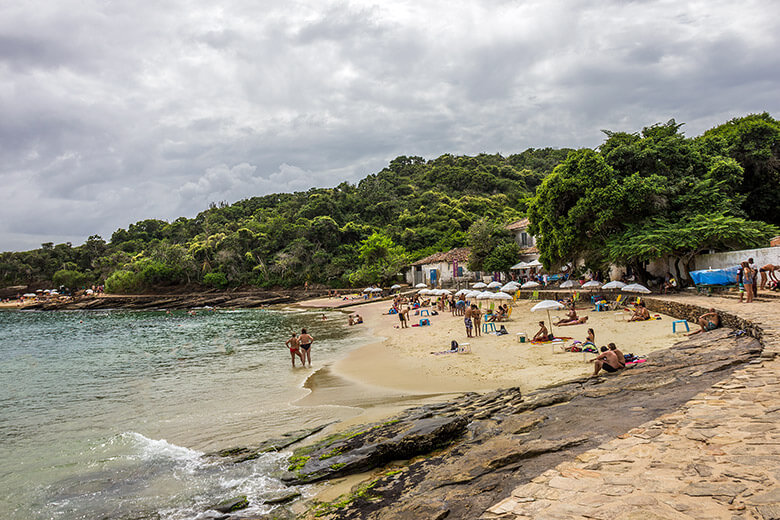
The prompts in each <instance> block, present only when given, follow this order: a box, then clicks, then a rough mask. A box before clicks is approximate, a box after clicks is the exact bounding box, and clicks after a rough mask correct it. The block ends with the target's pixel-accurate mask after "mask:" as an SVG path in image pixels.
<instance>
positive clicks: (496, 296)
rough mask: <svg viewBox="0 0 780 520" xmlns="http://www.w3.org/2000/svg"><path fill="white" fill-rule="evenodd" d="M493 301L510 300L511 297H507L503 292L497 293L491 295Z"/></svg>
mask: <svg viewBox="0 0 780 520" xmlns="http://www.w3.org/2000/svg"><path fill="white" fill-rule="evenodd" d="M493 299H494V300H511V299H512V297H511V296H509V295H508V294H507V293H505V292H497V293H493Z"/></svg>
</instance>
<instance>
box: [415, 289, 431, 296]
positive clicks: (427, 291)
mask: <svg viewBox="0 0 780 520" xmlns="http://www.w3.org/2000/svg"><path fill="white" fill-rule="evenodd" d="M417 294H422V295H426V294H431V290H430V289H420V290H419V291H417Z"/></svg>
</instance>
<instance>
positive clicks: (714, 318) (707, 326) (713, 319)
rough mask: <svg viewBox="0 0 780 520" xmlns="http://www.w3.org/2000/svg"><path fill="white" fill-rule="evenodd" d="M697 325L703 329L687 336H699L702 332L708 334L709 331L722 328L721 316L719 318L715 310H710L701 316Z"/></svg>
mask: <svg viewBox="0 0 780 520" xmlns="http://www.w3.org/2000/svg"><path fill="white" fill-rule="evenodd" d="M697 323H698V324H699V327H701V328H700V329H699V330H695V331H693V332H690V333H688V334H686V336H693V335H694V334H699V333H701V332H707V331H708V330H715V329H717V328H718V327H720V316H718V313H717V312H716V311H715V309H710V310H709V312H706V313H704V314H702V315H701V316H699V319H698V320H697Z"/></svg>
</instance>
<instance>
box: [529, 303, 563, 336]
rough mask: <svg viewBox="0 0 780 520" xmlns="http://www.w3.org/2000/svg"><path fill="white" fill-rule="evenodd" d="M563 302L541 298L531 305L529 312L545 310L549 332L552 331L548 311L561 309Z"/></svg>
mask: <svg viewBox="0 0 780 520" xmlns="http://www.w3.org/2000/svg"><path fill="white" fill-rule="evenodd" d="M563 308H564V307H563V304H562V303H561V302H557V301H555V300H542V301H540V302H539V303H537V304H536V305H534V306H533V307H531V312H536V311H547V321H549V322H550V334H552V333H553V328H552V319H551V318H550V311H553V310H561V309H563Z"/></svg>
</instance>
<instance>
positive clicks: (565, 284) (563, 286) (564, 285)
mask: <svg viewBox="0 0 780 520" xmlns="http://www.w3.org/2000/svg"><path fill="white" fill-rule="evenodd" d="M575 285H577V282H575V281H574V280H566V281H565V282H563V283H562V284H561V289H568V288H569V287H574V286H575Z"/></svg>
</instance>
